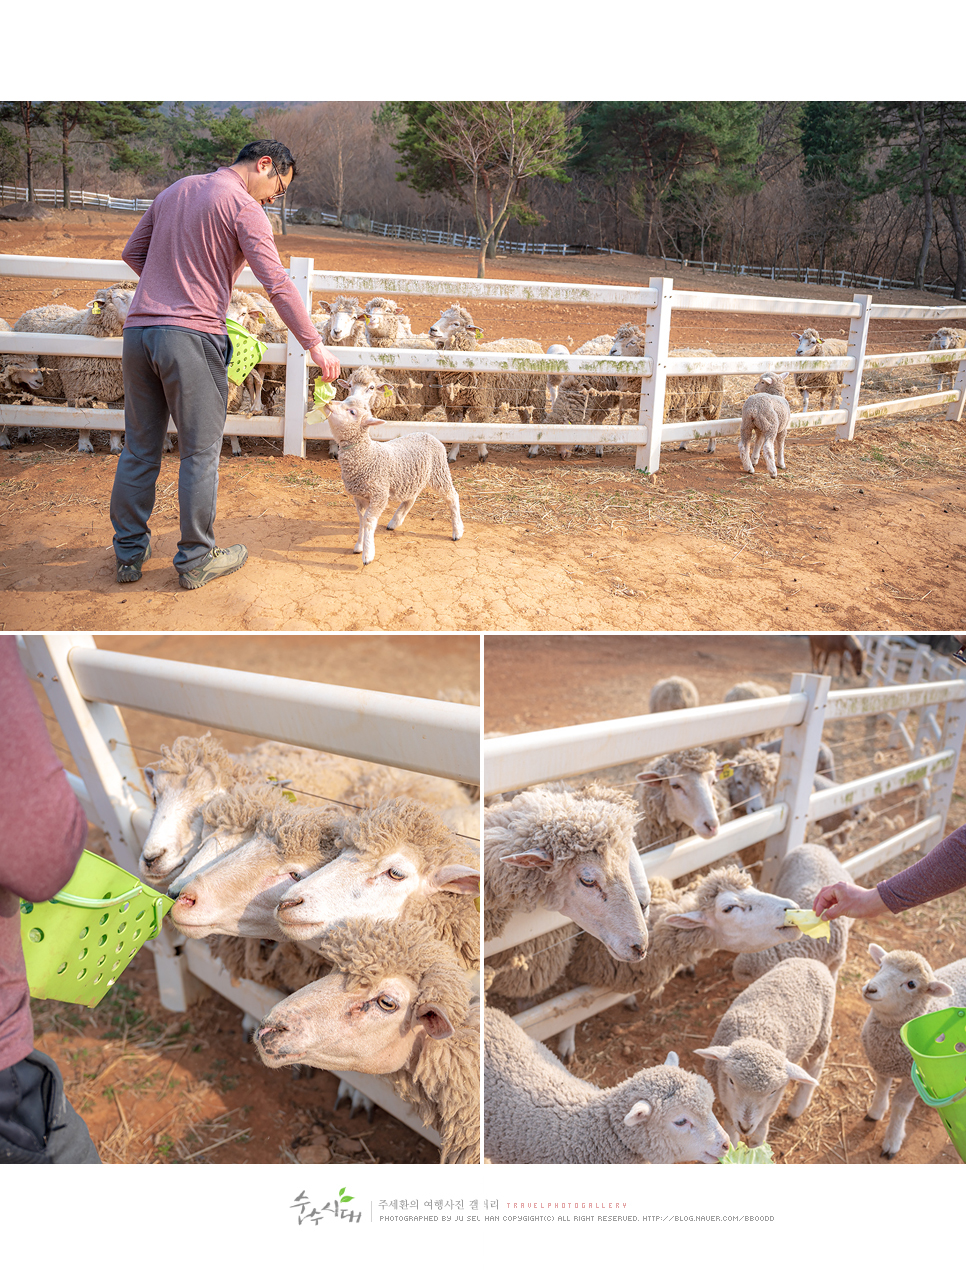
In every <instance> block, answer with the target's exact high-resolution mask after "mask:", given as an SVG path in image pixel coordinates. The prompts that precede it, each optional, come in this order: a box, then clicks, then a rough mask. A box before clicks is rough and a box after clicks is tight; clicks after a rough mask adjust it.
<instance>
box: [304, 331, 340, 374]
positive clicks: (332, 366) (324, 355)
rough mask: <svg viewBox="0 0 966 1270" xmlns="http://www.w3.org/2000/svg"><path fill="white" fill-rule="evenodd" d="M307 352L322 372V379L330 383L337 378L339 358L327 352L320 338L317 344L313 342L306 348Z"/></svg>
mask: <svg viewBox="0 0 966 1270" xmlns="http://www.w3.org/2000/svg"><path fill="white" fill-rule="evenodd" d="M308 354H309V357H311V358H312V361H313V362H315V364H316V366H318V368H319V370H320V371H321V372H322V378H323V379H325V380H327V381H328V382H330V383H331V382H332V380H333V379H338V377H339V371H340V370H341V369H342V368H341V367H340V365H339V359H338V358H337V357H334V356H333V355H332V353H330V352H329V350H328V349H327V348H326V347H325V345H324V344H323V343H322V341H321V340H319V342H318V344H313V346H312V347H311V348H310V349H309V350H308Z"/></svg>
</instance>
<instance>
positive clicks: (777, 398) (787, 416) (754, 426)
mask: <svg viewBox="0 0 966 1270" xmlns="http://www.w3.org/2000/svg"><path fill="white" fill-rule="evenodd" d="M783 379H784V376H783V375H779V374H776V373H769V374H767V375H762V377H761V379H759V380H758V383H757V384H755V386H754V388H753V389H752V395H751V396H750V397H749V398H748V399H747V401H745V403H744V405H743V406H742V407H741V434H740V438H739V441H738V453H739V455H740V457H741V466H742V469H743V470H744V471H745V472H754V470H755V464H756V463H757V462H758V457H759V455H760V454H761V452H762V448H764V451H765V466H766V467H767V469H768V475H769V476H770V477H772V478H774V477H776V476H777V475H778V468H779V467H780V468H781V469H782V471H784V470H785V437H786V436H787V435H788V429H789V427H790V426H791V419H792V408H791V406H790V405H789V404H788V402H787V401H786V400H785V387H784V384H783V382H782V380H783ZM752 440H754V443H755V449H754V453H750V451H751V443H752ZM776 451H777V459H776ZM776 462H777V467H776Z"/></svg>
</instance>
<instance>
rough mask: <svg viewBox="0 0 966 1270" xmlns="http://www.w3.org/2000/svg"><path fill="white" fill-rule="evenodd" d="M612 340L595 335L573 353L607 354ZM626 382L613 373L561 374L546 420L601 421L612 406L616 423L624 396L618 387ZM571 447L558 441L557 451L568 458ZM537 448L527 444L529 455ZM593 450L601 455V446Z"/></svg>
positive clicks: (604, 336)
mask: <svg viewBox="0 0 966 1270" xmlns="http://www.w3.org/2000/svg"><path fill="white" fill-rule="evenodd" d="M613 343H614V337H613V336H612V335H595V336H594V338H593V339H589V340H587V341H586V342H585V343H583V344H581V346H580V348H578V349H575V350H574V356H575V357H610V356H611V354H612V346H613ZM555 347H558V348H559V347H562V345H557V346H555ZM626 383H627V381H626V380H624V379H618V378H617V376H615V375H565V376H563V377H562V378H561V380H560V383H559V385H558V386H557V390H556V392H555V393H554V394H553V404H552V406H551V408H550V411H549V413H548V414H547V419H546V421H547V423H548V424H563V423H598V424H602V423H603V422H604V421H605V419H606V418H607V416H608V415H609V414H610V413H611V411H612V410H616V411H617V412H618V415H617V422H618V424H620V422H621V419H622V413H621V411H622V405H623V400H624V399H623V395H622V393H621V389H622V387H623V386H624V385H625V384H626ZM574 448H575V447H574V446H573V445H571V444H566V445H558V446H557V453H558V454H559V456H560V458H561V459H569V458H570V456H571V455H572V454H573V452H574ZM537 451H538V447H537V446H531V448H530V450H529V454H530V456H531V457H533V456H535V455H536V454H537ZM594 453H595V454H596V456H597V458H602V457H603V453H604V447H603V446H602V445H599V446H597V447H596V448H595V451H594Z"/></svg>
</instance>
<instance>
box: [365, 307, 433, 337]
mask: <svg viewBox="0 0 966 1270" xmlns="http://www.w3.org/2000/svg"><path fill="white" fill-rule="evenodd" d="M364 315H365V323H366V340H367V342H368V344H369V347H370V348H425V349H434V348H435V347H436V344H435V342H434V341H433V340H431V339H430V338H429V335H428V334H427V335H413V329H412V326H411V325H410V323H409V318H408V317H407V316H406V314H405V313H403V311H402V309H400V307H399V305H398V304H397V303H396V301H395V300H388V299H386V297H385V296H375V297H374V298H373V299H372V300H370V301H369V302H368V304H367V305H366V307H365V310H364Z"/></svg>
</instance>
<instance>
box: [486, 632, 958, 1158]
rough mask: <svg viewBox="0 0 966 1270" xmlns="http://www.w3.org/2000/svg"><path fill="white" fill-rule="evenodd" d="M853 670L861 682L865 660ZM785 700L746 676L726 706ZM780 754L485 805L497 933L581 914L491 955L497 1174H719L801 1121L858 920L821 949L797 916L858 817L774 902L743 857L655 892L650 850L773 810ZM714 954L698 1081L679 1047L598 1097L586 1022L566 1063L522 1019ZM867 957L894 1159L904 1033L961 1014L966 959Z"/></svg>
mask: <svg viewBox="0 0 966 1270" xmlns="http://www.w3.org/2000/svg"><path fill="white" fill-rule="evenodd" d="M829 638H834V637H829ZM839 638H840V639H842V637H839ZM848 638H849V637H845V639H848ZM853 643H854V641H853ZM857 647H858V646H857V645H856V648H857ZM833 651H838V652H839V653H840V655H842V656H845V657H848V658H850V659H851V658H853V656H854V654H855V651H856V650H855V648H853V647H852V645H851V644H846V643H845V642H844V641H843V643H842V647H841V648H834V649H833V648H825V647H813V659H815V660H818V659H820V658H821V657H823V656H824V657H825V658H826V659H827V657H828V656H829V655H830V654H831V652H833ZM853 668H854V669H855V670H856V673H861V650H859V656H858V658H857V659H856V660H855V661H853ZM774 691H775V690H774V689H773V688H771V687H770V686H768V685H762V684H756V683H754V682H751V681H749V682H747V683H743V684H739V685H735V687H734V688H733V689H732V690H731V691H730V692H729V693H728V694H727V695H726V698H725V699H726V700H740V699H742V698H746V697H749V696H765V695H772V694H774ZM696 705H698V696H697V692H696V690H695V688H694V686H693V684H691V683H690V681H689V680H687V679H684V678H681V677H674V678H672V679H668V680H663V681H660V682H659V683H658V684H656V685H655V686H654V688H653V690H652V693H651V700H650V708H651V711H652V712H655V711H662V710H669V709H680V708H688V707H694V706H696ZM779 747H780V742H778V741H771V742H770V741H768V740H766V739H765V738H763V737H761V736H755V737H746V738H740V739H738V740H737V741H735V742H734V743H733V744H732V745H730V746H724V747H721V749H720V751H719V752H715V751H712V750H708V749H704V748H700V747H699V748H692V749H689V750H684V751H679V752H677V753H674V754H667V755H664V756H663V757H662V758H660V759H658V760H656V761H654V762H651V763H649V764H648V766H647V768H646V770H643V771H641V772H640V773H638V775H637V778H636V783H635V792H634V795H633V796H632V795H631V794H629V793H627V792H625V791H624V790H623V789H621V788H614V787H611V786H610V785H608V784H607V783H606V782H604V781H603V780H601V779H597V780H595V781H593V782H591V783H588V784H584V785H574V784H570V783H565V782H555V783H552V784H547V785H541V786H535V787H532V788H530V789H525V790H521V791H516V792H511V793H507V794H504V795H503V797H502V799H501V800H494V801H493V802H492V803H491V805H490V806H488V807H487V808H486V809H485V811H484V861H485V864H484V897H485V902H484V922H485V933H486V938H487V939H496V938H498V937H499V936H500V935H501V934H502V932H503V931H504V929H505V928H506V924H507V922H508V921H509V919H510V917H511V916H512V915H513V914H514V913H518V912H532V911H533V910H534V909H536V908H537V907H540V908H544V909H549V910H552V911H555V912H559V913H560V914H562V915H563V916H565V917H567V918H569V919H570V920H569V924H568V925H565V926H564V927H562V928H558V929H556V930H554V931H553V932H551V933H550V934H546V935H541V936H537V937H536V938H533V939H530V940H528V941H526V942H525V943H523V944H517V945H516V946H514V947H513V948H510V949H507V950H506V951H503V952H499V953H496V954H494V955H493V956H488V957H487V959H486V962H485V967H484V985H485V988H486V990H487V992H489V993H490V994H491V995H492V994H498V995H499V998H500V1004H501V1005H504V1009H497V1008H496V1007H495V1005H493V1004H490V1005H488V1006H487V1009H486V1010H485V1012H484V1029H483V1030H484V1149H485V1154H486V1157H487V1158H488V1159H489V1160H490V1161H491V1162H493V1163H541V1162H546V1163H551V1162H552V1163H561V1162H567V1163H642V1162H649V1163H686V1162H703V1163H714V1162H716V1161H717V1160H718V1159H720V1158H722V1157H723V1156H724V1155H725V1154H726V1153H727V1151H728V1148H729V1145H731V1144H734V1143H736V1142H737V1141H739V1140H740V1141H742V1142H743V1143H745V1144H746V1145H748V1146H757V1145H761V1144H762V1143H764V1142H765V1141H766V1139H767V1135H768V1131H769V1125H770V1121H771V1118H772V1117H773V1116H774V1114H775V1112H776V1111H777V1109H778V1107H779V1104H780V1103H781V1101H782V1098H783V1096H784V1094H785V1092H786V1089H787V1087H788V1086H789V1085H793V1086H794V1087H795V1088H794V1093H793V1095H792V1097H791V1099H790V1102H789V1103H788V1105H787V1108H786V1115H787V1116H788V1117H789V1118H791V1119H795V1118H797V1117H799V1116H801V1115H802V1114H803V1113H804V1112H805V1110H806V1108H807V1107H808V1105H809V1102H810V1100H811V1097H812V1095H813V1093H814V1091H815V1089H816V1088H817V1086H818V1084H819V1081H820V1078H821V1074H822V1069H823V1065H824V1063H825V1060H826V1056H827V1054H828V1049H829V1043H830V1040H831V1036H832V1019H833V1011H834V1005H835V990H836V983H837V979H838V975H839V971H840V970H841V968H842V966H843V965H844V964H845V961H846V957H847V955H848V937H849V928H850V926H851V924H852V923H851V919H838V920H836V921H833V922H832V923H831V932H830V936H829V938H828V939H815V940H813V939H811V938H807V937H803V936H802V934H801V932H800V930H799V928H798V926H797V925H794V924H790V923H789V922H788V919H787V917H786V913H787V912H788V911H789V910H802V909H810V908H812V906H813V902H814V899H815V896H816V895H817V893H818V891H819V890H820V889H821V888H822V887H823V886H826V885H830V884H832V883H834V882H836V881H847V880H850V875H849V874H848V872H847V871H846V869H845V868H844V866H843V864H842V863H841V862H840V859H839V857H838V854H837V850H834V849H832V848H831V847H830V845H826V844H827V843H828V842H829V841H830V840H831V839H832V838H833V837H834V836H836V835H837V834H840V833H842V832H843V824H844V836H845V837H846V840H847V837H848V833H849V831H850V827H851V824H852V823H853V822H852V819H851V818H852V813H851V812H847V813H844V814H840V816H838V817H835V818H829V820H830V821H832V820H834V821H835V823H834V824H826V823H825V822H820V823H818V824H815V825H810V826H809V827H808V830H807V831H806V838H807V839H810V840H809V841H806V843H805V844H804V845H803V846H800V847H798V848H796V849H794V850H792V851H790V852H789V853H788V855H787V856H786V858H785V860H784V861H783V863H782V867H781V869H780V872H779V874H778V877H777V879H776V882H775V885H774V892H773V893H764V892H762V891H760V890H759V889H758V888H757V887H756V886H755V885H754V883H753V882H752V879H751V877H750V876H749V874H748V873H747V872H746V871H745V869H744V868H743V867H742V866H741V865H740V861H736V862H735V863H733V864H732V863H722V864H720V865H719V866H718V867H716V868H713V869H711V870H710V871H708V872H706V873H704V874H703V875H702V876H697V877H695V876H691V877H686V878H684V879H680V880H679V883H678V884H677V885H674V884H672V883H670V882H668V881H667V880H666V879H663V878H660V877H657V878H654V879H653V880H652V882H651V884H650V885H649V884H648V881H647V879H646V877H645V876H644V871H643V869H642V867H641V864H640V858H639V855H638V852H639V851H641V850H643V849H645V848H650V847H654V846H656V845H659V844H660V845H663V844H664V843H667V842H669V841H670V842H673V841H677V840H680V839H682V838H684V837H688V836H690V835H692V834H697V835H698V836H700V837H702V838H710V837H713V836H714V835H715V834H716V833H717V832H718V829H719V826H720V824H721V823H722V822H723V821H726V820H729V819H731V817H732V816H734V815H740V814H746V813H750V812H751V811H755V810H759V809H761V808H762V807H764V806H767V805H768V804H769V803H771V802H772V801H773V799H774V790H775V780H776V776H777V769H778V762H779V757H778V754H777V753H776V750H777V749H778V748H779ZM822 749H823V753H822V756H821V758H820V762H819V768H820V769H821V770H820V774H819V776H817V777H816V781H817V782H822V783H819V784H817V787H819V788H827V787H828V785H829V784H830V783H832V782H833V781H834V780H835V770H834V761H833V758H832V753H831V750H830V749H829V748H828V747H827V746H825V745H824V744H823V747H822ZM724 755H728V757H727V759H726V762H722V758H723V756H724ZM823 830H824V833H823ZM840 849H841V848H839V850H840ZM720 950H725V951H727V952H729V953H733V954H735V957H734V962H733V970H732V974H733V979H734V981H735V984H736V994H735V996H734V998H733V999H732V1001H731V1003H730V1005H729V1006H728V1008H727V1009H726V1010H725V1012H724V1014H723V1015H722V1016H721V1018H720V1021H719V1023H718V1026H717V1029H716V1031H715V1033H714V1036H713V1038H712V1040H711V1043H710V1045H707V1046H705V1047H703V1048H699V1049H695V1050H694V1051H693V1053H694V1054H695V1055H696V1056H697V1057H700V1058H702V1059H704V1063H705V1067H704V1071H705V1075H704V1076H700V1075H698V1074H697V1073H696V1072H691V1071H686V1070H684V1068H683V1067H682V1066H681V1064H680V1062H679V1059H678V1055H677V1053H675V1052H673V1051H672V1052H671V1053H670V1054H669V1055H668V1057H667V1059H666V1061H665V1062H664V1064H662V1065H660V1066H657V1067H649V1068H643V1069H642V1070H640V1071H638V1072H636V1074H634V1075H632V1076H630V1077H629V1078H627V1079H625V1080H623V1081H622V1082H621V1083H620V1084H618V1085H616V1086H614V1087H612V1088H607V1089H602V1088H598V1087H597V1086H595V1085H594V1084H592V1083H590V1082H589V1081H587V1080H582V1079H579V1078H578V1077H577V1076H576V1075H575V1074H573V1072H571V1071H570V1070H569V1069H568V1067H567V1066H566V1063H567V1062H568V1061H569V1060H570V1059H571V1058H572V1057H573V1055H574V1053H575V1049H576V1045H575V1036H574V1029H573V1028H570V1029H568V1030H567V1031H566V1032H564V1033H562V1034H561V1035H560V1036H558V1038H557V1042H556V1048H557V1051H558V1053H557V1054H554V1053H553V1052H552V1051H551V1050H550V1049H548V1048H547V1046H545V1045H543V1044H541V1043H540V1042H538V1041H536V1040H534V1039H533V1038H532V1037H530V1036H529V1035H527V1033H526V1032H525V1031H524V1030H523V1029H522V1028H521V1027H520V1026H519V1025H518V1024H517V1023H516V1022H515V1021H514V1020H513V1018H512V1017H511V1015H512V1014H513V1013H519V1012H521V1011H523V1010H526V1009H528V1008H529V1007H530V1005H531V1004H532V1002H533V1000H534V998H537V997H538V996H539V995H540V994H541V993H544V992H545V991H547V990H548V989H550V988H552V987H554V986H555V985H556V991H557V993H559V992H562V991H565V990H567V989H570V988H572V987H575V986H577V985H587V986H590V987H593V988H597V989H602V990H606V991H608V992H612V993H619V994H625V993H626V994H627V995H628V999H629V1003H634V1000H635V998H639V999H641V1000H642V1001H646V1000H649V999H651V998H654V997H656V996H658V995H659V994H660V993H661V992H662V990H663V989H664V987H665V986H666V985H667V983H668V982H669V981H670V980H671V979H672V977H674V976H675V975H677V974H678V973H680V972H682V971H693V967H694V965H695V963H696V962H697V961H698V960H699V959H701V958H704V957H709V956H711V955H712V954H713V953H715V952H718V951H720ZM869 955H870V956H871V958H872V961H873V962H874V970H875V973H874V974H873V975H872V977H871V978H870V979H869V981H868V982H867V983H866V984H865V985H864V987H863V989H862V995H863V998H864V1000H865V1001H866V1002H867V1003H868V1005H869V1017H868V1020H867V1022H866V1025H865V1028H864V1030H863V1033H862V1042H863V1045H864V1049H865V1053H866V1058H867V1061H868V1064H869V1067H870V1068H871V1070H872V1074H873V1076H874V1079H875V1085H876V1089H875V1095H874V1097H873V1099H872V1102H871V1105H870V1107H869V1112H868V1116H867V1118H868V1119H871V1120H881V1119H883V1118H884V1117H885V1116H886V1113H887V1111H888V1108H889V1092H890V1087H891V1086H892V1084H893V1081H894V1080H898V1081H899V1085H898V1089H897V1091H896V1094H895V1097H894V1099H893V1101H892V1111H891V1115H890V1117H889V1122H888V1126H887V1129H886V1133H885V1137H884V1140H883V1143H882V1155H883V1156H884V1157H886V1158H888V1159H891V1158H893V1157H894V1156H895V1155H896V1154H897V1153H898V1152H899V1149H900V1147H901V1145H902V1142H903V1139H904V1135H905V1124H906V1119H907V1117H908V1114H909V1111H910V1108H911V1107H912V1105H913V1104H914V1102H915V1100H916V1097H917V1093H916V1090H915V1087H914V1085H913V1083H912V1080H911V1078H910V1075H909V1072H910V1065H911V1061H910V1058H909V1054H908V1051H907V1050H906V1049H905V1047H904V1045H903V1044H902V1042H901V1040H900V1038H899V1029H900V1028H901V1026H902V1025H903V1024H904V1023H905V1022H906V1021H907V1020H908V1019H910V1018H913V1017H916V1016H917V1015H920V1014H922V1013H925V1012H927V1011H930V1010H933V1009H940V1008H944V1007H946V1006H950V1005H952V1006H966V959H962V960H960V961H956V962H954V963H952V964H951V965H949V966H945V967H942V968H940V969H939V970H936V971H933V969H932V967H931V966H930V965H929V964H928V962H927V961H926V960H925V958H924V957H923V956H922V955H921V954H920V953H919V952H917V951H913V950H905V949H897V950H892V951H890V952H885V950H883V949H882V948H881V947H879V946H878V945H875V944H872V945H870V946H869ZM738 989H740V990H738ZM514 1001H515V1002H516V1004H515V1007H514V1005H513V1002H514ZM633 1008H638V1007H637V1005H636V1004H634V1006H633ZM682 1045H687V1042H686V1041H685V1040H684V1039H683V1038H682ZM624 1052H625V1054H626V1053H627V1048H626V1040H625V1048H624ZM715 1097H717V1100H718V1104H719V1106H720V1107H721V1109H722V1111H723V1113H724V1114H723V1115H722V1120H721V1122H719V1121H718V1119H717V1118H716V1116H715V1114H714V1101H715Z"/></svg>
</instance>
